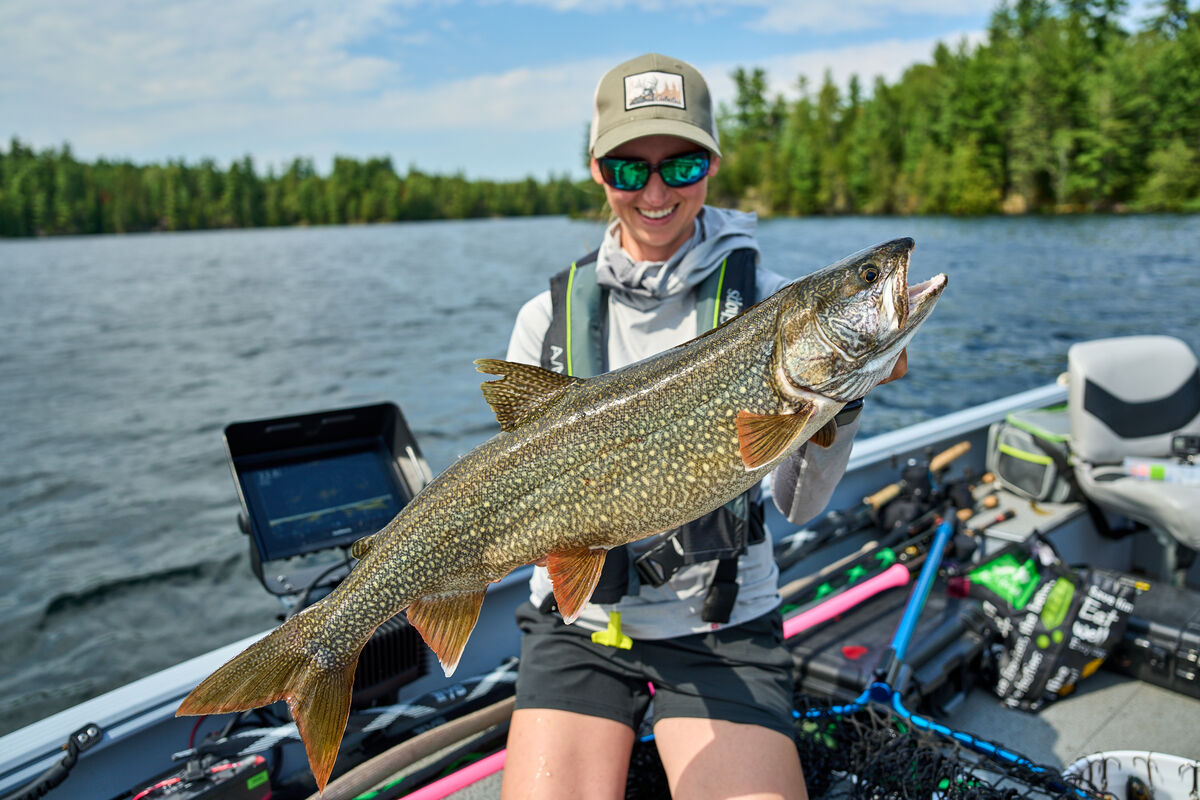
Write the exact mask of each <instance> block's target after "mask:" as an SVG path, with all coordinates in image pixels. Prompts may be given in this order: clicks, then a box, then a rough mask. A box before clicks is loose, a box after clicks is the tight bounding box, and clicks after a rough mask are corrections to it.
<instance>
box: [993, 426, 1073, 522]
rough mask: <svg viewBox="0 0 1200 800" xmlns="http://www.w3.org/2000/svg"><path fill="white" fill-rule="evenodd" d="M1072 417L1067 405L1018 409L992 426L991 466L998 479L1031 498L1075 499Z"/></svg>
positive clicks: (1019, 493) (1017, 492) (1003, 484)
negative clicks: (1071, 433) (1070, 436)
mask: <svg viewBox="0 0 1200 800" xmlns="http://www.w3.org/2000/svg"><path fill="white" fill-rule="evenodd" d="M1070 430H1071V419H1070V416H1069V415H1068V413H1067V407H1066V406H1056V407H1054V408H1034V409H1025V410H1022V411H1014V412H1012V413H1011V414H1009V415H1008V416H1007V418H1006V419H1005V420H1004V421H1003V422H996V423H993V424H992V425H991V427H989V428H988V444H987V468H988V471H989V472H991V473H992V474H993V475H995V476H996V483H997V484H999V485H1000V486H1002V487H1004V488H1005V489H1008V490H1009V491H1011V492H1013V493H1015V494H1018V495H1020V496H1021V497H1024V498H1027V499H1029V500H1035V501H1039V502H1050V503H1062V502H1065V501H1067V500H1069V499H1071V497H1072V494H1073V491H1072V478H1073V475H1071V473H1070V467H1069V463H1070V455H1071V454H1070V448H1069V446H1068V444H1067V436H1068V434H1069V433H1070Z"/></svg>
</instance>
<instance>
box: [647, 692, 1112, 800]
mask: <svg viewBox="0 0 1200 800" xmlns="http://www.w3.org/2000/svg"><path fill="white" fill-rule="evenodd" d="M796 708H797V710H798V711H800V713H801V717H802V718H801V719H800V720H799V721H797V723H796V728H795V739H796V748H797V750H798V751H799V753H800V762H801V764H802V765H803V766H804V777H805V781H806V783H807V786H808V796H809V797H810V798H813V799H814V800H816V798H831V799H832V798H838V799H841V798H852V799H853V800H860V799H869V800H910V798H911V799H914V800H915V799H916V798H922V800H929V799H931V798H938V800H959V799H961V800H996V799H1001V800H1016V799H1017V798H1035V799H1040V798H1072V799H1073V800H1087V799H1088V798H1094V799H1095V800H1108V799H1109V798H1111V797H1112V795H1107V794H1105V793H1103V792H1101V791H1100V790H1098V789H1097V788H1096V787H1095V786H1094V785H1093V784H1091V783H1089V782H1088V781H1087V780H1086V778H1083V777H1068V778H1064V777H1063V776H1062V775H1061V774H1060V773H1059V771H1058V770H1056V769H1053V768H1050V767H1039V766H1038V765H1030V764H1022V763H1013V762H1011V761H1008V760H1004V759H1001V758H997V757H993V756H990V755H985V754H983V753H980V752H978V751H977V750H976V749H974V748H972V747H971V746H969V745H968V744H966V743H964V742H961V741H959V740H957V739H952V738H950V737H946V736H943V735H941V734H938V733H936V732H934V731H930V730H926V729H923V728H919V727H916V726H914V725H912V724H911V723H909V722H908V721H906V720H904V719H903V718H902V717H900V716H899V715H897V714H895V713H894V712H892V711H890V710H889V709H886V708H882V707H879V706H871V707H867V708H863V709H861V710H859V711H856V712H854V713H852V714H843V715H840V716H823V717H820V718H818V719H813V720H807V719H803V715H804V713H805V712H806V711H808V710H810V709H819V710H827V709H828V708H829V702H828V701H827V700H823V699H817V698H812V697H807V696H800V697H797V705H796ZM970 738H971V740H972V741H973V742H977V743H980V744H982V745H983V746H984V749H986V747H987V746H988V745H991V746H992V747H1001V746H1000V745H997V744H995V743H991V742H987V741H986V740H983V739H979V738H977V737H970ZM1002 749H1003V748H1002ZM669 796H670V793H669V790H668V788H667V778H666V775H665V773H664V772H663V769H662V764H661V762H660V761H659V760H658V753H657V751H656V750H655V747H654V743H653V742H652V741H651V742H639V743H638V744H637V746H636V747H635V748H634V752H633V758H632V759H631V762H630V769H629V779H628V782H627V784H626V792H625V797H626V800H646V799H647V798H661V797H669Z"/></svg>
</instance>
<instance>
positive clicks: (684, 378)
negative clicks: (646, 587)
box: [177, 239, 946, 790]
mask: <svg viewBox="0 0 1200 800" xmlns="http://www.w3.org/2000/svg"><path fill="white" fill-rule="evenodd" d="M912 248H913V241H912V240H911V239H897V240H895V241H892V242H888V243H886V244H882V245H879V246H877V247H873V248H870V249H868V250H863V251H862V252H859V253H856V254H854V255H852V256H849V257H847V258H845V259H843V260H842V261H839V262H838V263H836V264H833V265H831V266H828V267H825V268H824V269H821V270H819V271H817V272H814V273H812V274H811V275H808V276H806V277H804V278H800V279H799V280H797V281H795V282H794V283H791V284H789V285H787V286H785V287H784V288H783V289H781V290H780V291H778V292H777V293H776V294H774V295H772V296H771V297H769V298H767V299H766V300H764V301H762V302H761V303H759V304H757V305H755V306H753V307H752V308H750V309H748V310H747V311H745V312H744V313H743V314H741V315H740V316H738V317H735V318H734V319H732V320H730V321H729V322H727V323H725V324H724V325H722V326H721V327H719V328H717V329H715V330H713V331H710V332H709V333H706V334H704V335H703V336H700V337H697V338H696V339H693V340H692V341H690V342H688V343H686V344H683V345H680V346H679V347H676V348H674V349H672V350H668V351H666V352H663V353H661V354H659V355H657V356H654V357H652V358H649V359H646V360H644V361H640V362H637V363H635V364H631V365H630V366H627V367H624V368H622V369H618V370H615V371H613V372H609V373H606V374H603V375H600V376H597V377H594V378H590V379H588V380H580V379H578V378H572V377H569V376H564V375H560V374H557V373H554V372H549V371H547V370H544V369H541V368H539V367H533V366H528V365H525V364H513V363H509V362H505V361H498V360H493V359H481V360H479V361H477V362H475V363H476V364H477V367H478V369H479V371H480V372H483V373H485V374H491V375H499V376H502V377H501V378H500V379H499V380H491V381H487V382H485V383H484V384H483V394H484V397H485V398H486V400H487V402H488V403H489V404H490V406H491V407H492V409H493V410H494V411H495V413H496V416H497V418H498V420H499V422H500V429H501V431H500V433H499V434H497V435H496V436H495V437H493V438H492V439H489V440H488V441H486V442H484V443H483V444H481V445H479V446H478V447H476V448H475V449H474V450H472V451H471V452H469V453H467V454H466V455H465V456H463V457H462V458H460V459H459V460H458V461H456V462H455V463H454V464H452V465H450V466H449V467H448V468H447V469H446V470H445V471H444V472H442V473H441V474H440V475H439V476H438V477H437V478H436V479H435V480H433V481H432V482H431V483H430V484H429V485H428V486H426V487H425V488H424V489H423V490H422V491H421V492H420V493H418V494H417V496H416V497H414V498H413V499H412V501H411V502H410V503H409V504H408V505H407V506H405V508H404V509H402V510H401V511H400V513H399V514H397V515H396V517H395V518H394V519H393V520H392V521H391V522H389V523H388V524H387V525H386V526H385V527H384V528H383V529H381V530H380V531H379V532H378V533H376V534H373V535H372V536H369V537H367V538H365V539H363V540H361V541H359V542H357V543H355V545H354V546H353V548H352V550H351V553H352V555H353V556H354V557H355V558H358V559H359V561H358V563H357V564H356V565H355V567H354V569H353V570H352V571H351V572H350V574H349V575H348V576H347V577H346V579H345V580H344V581H342V583H341V584H340V585H339V586H338V587H337V588H336V589H335V590H334V591H332V592H331V593H330V594H329V595H327V596H326V597H324V598H323V599H321V600H320V601H318V602H317V603H315V604H313V605H311V606H309V607H308V608H305V609H304V610H302V611H301V612H299V613H298V614H296V615H295V616H293V617H291V618H289V619H288V620H287V621H285V622H284V623H283V624H282V625H280V627H279V628H277V629H276V630H274V631H272V632H271V633H270V634H268V635H267V636H265V637H264V638H262V639H260V640H259V641H258V642H255V643H254V644H252V645H250V646H249V647H248V648H246V650H244V651H243V652H242V653H241V654H239V655H237V656H235V657H234V658H233V659H231V660H230V661H229V662H228V663H227V664H225V665H224V666H222V667H221V668H220V669H218V670H217V671H216V672H214V673H213V674H212V675H210V676H209V677H208V678H206V679H205V680H204V681H203V682H202V683H201V684H200V685H199V686H197V687H196V688H195V689H194V690H193V691H192V692H191V693H190V694H189V695H188V696H187V698H185V699H184V701H183V703H182V704H181V705H180V707H179V710H178V711H177V714H212V713H220V712H228V711H239V710H245V709H250V708H255V707H257V706H261V705H266V704H268V703H272V702H275V701H276V700H280V699H283V700H286V701H287V703H288V706H289V707H290V708H291V711H292V716H293V718H294V719H295V721H296V725H297V727H298V728H299V732H300V736H301V738H302V739H303V740H304V745H305V748H306V750H307V753H308V759H309V765H310V767H311V768H312V772H313V775H314V777H315V778H316V782H317V786H318V787H319V788H320V789H322V790H323V789H324V787H325V785H326V783H327V781H328V780H329V775H330V772H331V771H332V769H333V763H334V759H335V757H336V755H337V750H338V744H339V742H340V740H341V736H342V733H343V731H344V730H345V726H346V720H347V718H348V716H349V710H350V695H351V684H352V682H353V678H354V668H355V664H356V663H357V661H358V656H359V653H360V651H361V650H362V648H363V646H364V645H365V644H366V642H367V640H368V639H369V638H370V636H371V634H372V632H373V631H374V630H375V628H376V627H377V626H379V625H380V624H381V623H383V622H384V621H385V620H387V619H389V618H390V617H392V616H393V615H395V614H397V613H399V612H400V611H402V610H406V611H407V616H408V620H409V622H411V623H412V625H413V626H414V627H415V628H416V629H417V631H418V632H420V634H421V636H422V637H423V638H424V640H425V642H426V643H427V644H428V645H429V647H430V648H431V649H432V650H433V652H434V653H435V654H436V655H437V658H438V659H439V661H440V662H441V664H442V666H443V669H444V670H445V672H446V675H450V674H451V673H452V672H453V671H454V669H455V667H456V666H457V664H458V661H459V658H460V656H461V654H462V652H463V648H464V647H465V646H466V643H467V637H468V636H470V634H471V630H472V629H473V628H474V627H475V622H476V620H477V619H478V616H479V609H480V607H481V605H482V603H483V598H484V592H485V590H486V588H487V586H488V584H489V583H492V582H494V581H498V580H500V579H501V578H503V577H504V576H505V575H507V574H508V573H509V572H510V571H512V570H513V569H515V568H517V567H520V566H522V565H525V564H529V563H531V562H533V561H536V560H539V559H542V558H545V559H547V565H548V569H549V572H550V577H551V581H552V583H553V588H554V597H555V599H556V600H557V602H558V608H559V612H560V613H561V614H562V617H563V619H564V620H565V621H567V622H572V621H574V620H575V618H576V617H577V616H578V614H579V612H580V611H581V610H582V609H583V606H584V605H585V604H586V603H587V602H588V598H589V597H590V596H591V594H592V590H593V589H594V588H595V586H596V582H597V580H598V579H599V577H600V570H601V568H602V567H603V565H604V557H605V553H606V552H607V551H608V549H610V548H612V547H615V546H617V545H621V544H625V543H628V542H633V541H636V540H638V539H642V538H645V537H647V536H650V535H652V534H656V533H661V532H663V531H667V530H670V529H672V528H675V527H678V526H680V525H682V524H684V523H686V522H688V521H690V520H693V519H695V518H697V517H699V516H701V515H703V514H706V513H708V512H709V511H712V510H713V509H715V508H717V507H719V506H721V505H723V504H725V503H726V502H728V501H729V500H731V499H732V498H734V497H736V496H737V495H739V494H741V493H742V492H744V491H746V490H747V489H749V488H750V487H751V486H752V485H753V484H755V483H757V482H758V481H760V480H762V479H763V477H765V476H766V475H767V473H768V472H770V471H771V470H772V469H773V468H774V467H775V466H776V465H777V464H778V463H779V462H780V461H781V460H782V459H784V458H786V457H787V456H788V455H789V454H791V453H793V452H794V451H795V450H797V449H798V448H799V447H800V446H801V445H802V444H804V443H805V442H807V441H809V440H812V441H814V442H816V443H817V444H820V445H823V446H828V445H829V444H831V443H832V441H833V439H834V437H835V435H836V430H837V426H836V424H835V423H834V422H833V418H834V416H835V415H836V414H837V413H838V411H840V410H841V408H842V406H844V405H845V404H846V403H847V402H848V401H850V400H853V399H855V398H858V397H862V396H863V395H864V394H866V393H867V392H868V391H869V390H870V389H871V388H872V387H874V386H875V385H876V384H877V383H879V381H881V380H883V379H884V378H885V377H887V376H888V375H889V373H890V372H891V371H892V368H893V366H894V365H895V363H896V360H897V358H898V357H899V355H900V352H901V350H902V349H903V348H904V347H905V346H906V345H907V344H908V342H909V340H910V339H911V337H912V335H913V334H914V333H915V332H916V330H917V328H918V326H920V324H921V323H922V322H923V321H924V320H925V319H926V318H927V317H928V316H929V312H930V311H931V310H932V309H933V307H934V304H935V303H936V301H937V298H938V297H939V296H940V294H941V292H942V290H943V288H944V287H945V285H946V277H945V276H944V275H938V276H936V277H934V278H932V279H930V280H928V281H926V282H924V283H921V284H918V285H916V286H913V287H911V288H910V287H909V286H908V261H909V253H910V251H911V250H912Z"/></svg>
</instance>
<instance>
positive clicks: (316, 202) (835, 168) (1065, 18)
mask: <svg viewBox="0 0 1200 800" xmlns="http://www.w3.org/2000/svg"><path fill="white" fill-rule="evenodd" d="M1126 5H1127V4H1126V2H1125V0H1054V1H1053V2H1052V1H1051V0H1013V2H1006V3H1003V4H1001V5H1000V6H999V7H998V8H997V10H996V11H995V12H994V13H993V14H992V17H991V21H990V24H989V28H988V31H987V37H986V39H985V40H984V41H983V42H982V43H979V44H977V45H969V44H968V43H966V42H960V43H957V44H954V45H945V44H943V45H939V46H938V47H937V48H936V50H935V51H934V53H933V57H932V63H927V64H917V65H915V66H912V67H910V68H908V69H907V70H906V71H905V72H904V74H903V75H902V76H901V77H900V78H899V80H897V81H896V82H895V83H892V84H889V83H887V82H886V81H883V80H882V79H877V80H876V81H875V83H874V84H873V86H872V87H871V89H870V91H869V92H868V91H866V90H864V88H863V87H862V85H861V83H860V82H859V80H858V79H857V78H853V79H851V81H850V82H849V85H848V87H847V89H846V90H845V91H842V90H840V89H839V88H838V86H837V85H836V84H835V83H834V82H833V80H832V78H831V77H830V76H829V75H828V74H827V75H825V76H824V78H823V80H822V82H821V84H820V85H819V86H815V85H814V84H812V83H810V82H809V80H808V79H807V78H806V77H804V76H801V77H800V78H799V79H798V82H797V86H796V89H797V91H796V92H794V93H793V96H792V97H790V98H785V97H783V96H778V95H776V96H768V92H767V75H766V73H765V72H764V71H763V70H761V69H743V68H739V69H737V70H735V72H734V74H733V78H734V81H735V83H736V86H737V96H736V99H735V100H734V102H733V103H732V104H731V105H729V106H726V107H723V108H722V111H721V115H720V127H721V141H722V151H723V153H724V158H723V161H722V166H721V170H720V173H719V174H718V175H717V177H716V178H715V179H714V180H713V181H712V183H711V185H710V195H709V197H710V201H711V202H715V203H719V204H725V205H730V206H736V207H741V208H746V209H750V210H755V211H758V212H760V213H762V214H768V215H771V214H775V215H798V214H850V213H865V214H956V215H972V214H991V213H1030V212H1033V213H1061V212H1068V213H1070V212H1090V211H1125V210H1131V211H1190V212H1195V211H1200V11H1189V9H1188V6H1187V0H1159V2H1157V3H1154V4H1152V6H1151V7H1150V14H1149V16H1148V17H1147V18H1146V19H1144V20H1141V21H1140V22H1139V23H1138V25H1137V27H1136V29H1134V30H1127V29H1125V28H1124V27H1122V24H1121V21H1120V20H1121V19H1122V17H1123V14H1124V12H1125V10H1126ZM602 202H603V193H602V192H601V191H600V189H599V188H598V187H596V186H595V185H594V184H592V183H591V181H590V180H582V181H580V180H572V179H570V178H569V177H567V176H563V177H551V178H549V179H547V180H542V181H539V180H535V179H533V178H528V179H525V180H520V181H483V180H468V179H467V178H466V177H464V176H463V175H451V176H443V175H430V174H426V173H424V172H422V171H421V170H419V169H417V168H415V167H410V168H409V169H408V170H407V172H406V173H404V174H401V173H399V172H397V171H396V169H395V168H394V166H393V164H392V162H391V160H390V159H388V158H371V159H368V160H366V161H359V160H356V159H352V158H342V157H339V158H336V159H335V160H334V163H333V165H332V169H331V170H330V171H329V173H328V174H326V175H321V174H319V173H318V172H317V171H316V169H315V168H314V166H313V162H312V160H311V159H307V158H297V159H295V160H293V161H292V163H291V164H290V165H288V166H287V168H286V169H284V170H283V171H282V172H276V171H275V170H274V169H268V170H267V171H266V172H265V174H260V173H259V171H258V170H256V168H255V165H254V164H253V162H252V160H251V159H250V157H249V156H247V157H245V158H243V159H241V160H239V161H236V162H234V163H233V164H231V165H230V166H229V167H228V169H222V168H220V167H218V166H217V164H216V163H215V162H214V161H212V160H203V161H200V162H199V163H195V164H187V163H185V162H183V161H169V162H167V163H166V164H165V165H161V164H150V165H139V164H134V163H131V162H128V161H109V160H105V159H100V160H97V161H95V162H91V163H87V162H82V161H79V160H78V159H76V158H75V157H74V155H73V153H72V151H71V149H70V146H69V145H63V146H62V147H61V148H58V149H54V148H51V149H48V150H44V151H41V152H34V150H33V149H32V148H31V147H29V146H27V145H25V144H22V143H21V142H20V141H19V140H18V139H16V138H14V139H13V140H12V141H11V142H10V145H9V148H8V150H7V151H5V150H3V149H0V235H3V236H29V235H44V234H62V233H108V232H131V231H147V230H194V229H203V228H227V227H257V226H279V225H297V224H308V225H320V224H339V223H357V222H385V221H399V220H421V219H452V218H453V219H460V218H469V217H483V216H520V215H530V214H581V213H591V212H595V211H598V210H599V209H600V206H601V204H602Z"/></svg>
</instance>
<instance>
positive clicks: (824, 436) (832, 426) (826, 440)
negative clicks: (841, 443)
mask: <svg viewBox="0 0 1200 800" xmlns="http://www.w3.org/2000/svg"><path fill="white" fill-rule="evenodd" d="M809 441H810V442H812V443H813V444H815V445H818V446H820V447H832V446H833V443H834V442H836V441H837V423H836V422H834V421H833V420H829V422H826V423H825V427H824V428H821V430H819V431H817V432H816V433H814V434H813V435H812V438H811V439H809Z"/></svg>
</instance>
